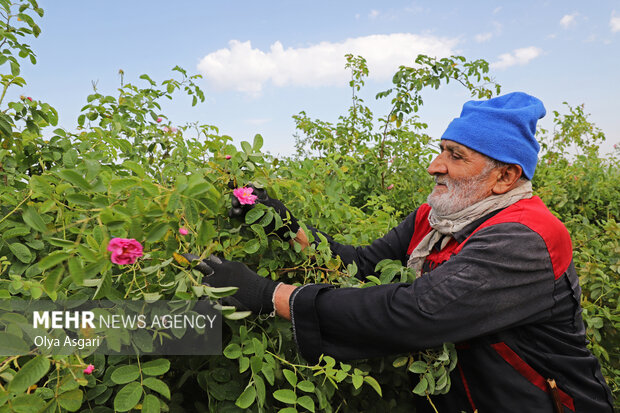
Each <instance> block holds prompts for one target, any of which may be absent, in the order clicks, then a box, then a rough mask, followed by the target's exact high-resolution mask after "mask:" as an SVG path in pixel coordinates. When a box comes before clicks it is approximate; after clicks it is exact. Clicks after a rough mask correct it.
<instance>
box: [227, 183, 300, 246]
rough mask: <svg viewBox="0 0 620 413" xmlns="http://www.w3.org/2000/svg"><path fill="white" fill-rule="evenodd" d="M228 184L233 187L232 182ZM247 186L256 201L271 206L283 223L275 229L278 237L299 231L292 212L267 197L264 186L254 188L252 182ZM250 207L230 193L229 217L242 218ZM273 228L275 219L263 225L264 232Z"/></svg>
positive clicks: (287, 236) (268, 231)
mask: <svg viewBox="0 0 620 413" xmlns="http://www.w3.org/2000/svg"><path fill="white" fill-rule="evenodd" d="M231 182H232V181H231ZM230 186H232V187H234V183H233V184H232V185H231V184H229V187H230ZM247 188H252V194H253V195H256V196H257V201H258V202H260V203H261V204H263V205H266V206H268V207H271V208H273V209H274V210H275V212H276V213H277V214H278V215H279V216H280V218H281V219H282V222H283V223H284V225H283V226H282V227H280V228H278V229H277V230H276V231H275V233H276V234H277V235H278V236H279V237H280V238H282V239H290V238H291V237H290V233H291V232H293V233H295V234H297V232H298V231H299V223H298V222H297V219H296V218H295V217H294V216H293V214H291V211H289V210H288V208H286V206H284V204H283V203H282V201H280V200H278V199H275V198H271V197H269V195H267V191H266V190H265V189H264V188H256V187H254V185H252V184H249V185H248V186H247ZM231 189H233V188H231ZM252 208H254V205H242V204H241V203H240V202H239V200H238V199H237V197H235V196H234V195H231V208H230V210H229V211H228V215H229V216H230V217H231V218H241V219H243V218H244V217H245V214H247V212H248V211H249V210H250V209H252ZM274 228H275V221H272V222H271V223H270V224H269V225H267V226H266V227H265V233H267V234H269V233H270V232H272V231H273V230H274Z"/></svg>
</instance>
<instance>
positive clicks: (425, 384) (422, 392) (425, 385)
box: [413, 377, 428, 396]
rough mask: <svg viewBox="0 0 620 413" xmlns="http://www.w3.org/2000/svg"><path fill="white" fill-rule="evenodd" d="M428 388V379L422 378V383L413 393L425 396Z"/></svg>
mask: <svg viewBox="0 0 620 413" xmlns="http://www.w3.org/2000/svg"><path fill="white" fill-rule="evenodd" d="M427 388H428V382H427V381H426V378H424V377H423V378H422V380H420V382H419V383H418V384H417V385H416V386H415V388H414V389H413V392H414V393H415V394H417V395H419V396H424V395H425V394H426V389H427Z"/></svg>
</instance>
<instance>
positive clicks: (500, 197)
mask: <svg viewBox="0 0 620 413" xmlns="http://www.w3.org/2000/svg"><path fill="white" fill-rule="evenodd" d="M544 115H545V109H544V106H543V104H542V103H541V102H540V101H539V100H538V99H536V98H535V97H532V96H529V95H527V94H524V93H511V94H507V95H503V96H500V97H497V98H494V99H490V100H487V101H470V102H467V103H465V105H464V106H463V110H462V113H461V116H460V117H459V118H456V119H454V120H453V121H452V122H451V123H450V125H449V126H448V128H447V130H446V132H445V133H444V135H443V136H442V140H441V144H440V147H441V153H440V154H439V155H438V156H437V158H435V159H434V160H433V162H432V163H431V164H430V166H429V167H428V172H429V173H430V174H431V175H433V176H434V177H435V183H436V186H435V188H434V189H433V191H432V193H431V194H430V195H429V197H428V203H427V204H424V205H421V206H420V207H419V208H418V209H417V210H416V211H415V212H413V213H412V214H410V215H409V216H408V217H407V218H405V220H404V221H403V222H402V223H401V224H399V225H398V226H397V227H396V228H394V229H392V230H391V231H390V232H389V233H388V234H386V235H385V236H384V237H383V238H381V239H378V240H376V241H374V242H373V243H372V244H371V245H369V246H366V247H352V246H346V245H341V244H338V243H336V242H335V241H333V240H332V239H331V238H329V241H330V246H331V249H332V252H333V253H334V254H338V255H340V257H341V258H342V260H343V261H344V262H345V263H351V262H355V263H356V264H357V266H358V268H359V270H360V276H361V277H363V276H366V275H370V274H373V272H374V268H375V265H376V264H377V263H378V262H379V261H381V260H382V259H385V258H390V259H397V260H400V261H401V262H402V263H403V264H406V265H407V266H409V267H412V268H414V269H415V270H416V271H417V273H418V274H419V275H420V276H419V277H418V278H417V279H416V280H415V282H413V283H412V284H403V283H398V284H390V285H381V286H376V287H371V288H364V289H357V288H334V287H333V286H331V285H327V284H309V285H304V286H301V287H296V286H292V285H286V284H283V283H275V282H273V281H272V280H269V279H266V278H262V277H259V276H258V275H256V274H255V273H254V272H253V271H251V270H250V269H248V268H247V267H246V266H245V265H243V264H241V263H236V262H229V261H225V260H222V261H220V260H218V259H217V258H215V257H212V258H211V259H210V260H206V261H205V264H206V265H207V266H208V267H210V268H207V267H206V266H205V265H203V264H201V265H199V266H198V267H199V268H200V267H201V268H207V270H208V274H212V275H210V276H209V277H208V278H207V280H206V282H208V283H210V284H211V285H214V286H224V285H234V286H237V287H239V290H238V291H237V293H236V294H235V296H234V298H235V299H236V300H238V302H239V303H240V304H242V305H244V306H245V307H246V308H249V309H251V310H252V311H254V312H257V313H271V312H273V311H275V312H276V313H277V314H278V315H279V316H281V317H284V318H286V319H289V320H291V321H292V326H293V330H294V334H295V339H296V342H297V345H298V347H299V351H300V352H301V354H302V355H303V356H304V357H305V358H306V359H307V360H309V361H310V362H315V361H316V360H317V359H318V357H319V356H320V355H321V354H326V355H330V356H333V357H335V358H337V359H340V360H350V359H362V358H369V357H375V356H384V355H389V354H398V353H406V352H413V351H417V350H421V349H426V348H432V347H437V346H440V345H441V344H442V343H444V342H453V343H455V344H456V348H457V351H458V367H457V368H456V369H455V370H454V371H453V372H452V374H451V377H450V378H451V383H452V387H451V390H450V391H449V393H448V394H446V395H442V396H436V397H433V401H434V404H435V406H436V407H437V409H438V411H440V412H445V413H453V412H457V413H458V412H462V411H465V412H474V411H478V412H480V413H487V412H488V413H497V412H502V413H505V412H518V413H523V412H528V413H532V412H545V413H552V412H556V413H557V412H583V413H594V412H597V413H602V412H611V411H613V408H612V402H611V395H610V391H609V388H608V387H607V384H606V383H605V380H604V378H603V376H602V375H601V372H600V366H599V364H598V361H597V360H596V358H595V357H594V356H593V355H592V354H591V353H590V352H589V351H588V349H587V348H586V338H585V329H584V324H583V321H582V318H581V307H580V295H581V290H580V287H579V280H578V277H577V274H576V272H575V267H574V265H573V261H572V246H571V240H570V236H569V234H568V231H567V230H566V228H565V227H564V225H563V224H562V223H561V222H560V221H559V220H558V219H557V218H556V217H555V216H553V215H552V214H551V212H549V210H548V209H547V208H546V206H545V205H544V204H543V203H542V201H541V200H540V198H538V197H535V196H532V186H531V182H530V180H531V178H532V176H533V174H534V170H535V168H536V163H537V154H538V151H539V145H538V143H537V142H536V140H535V138H534V134H535V131H536V122H537V121H538V119H540V118H541V117H543V116H544ZM262 201H263V202H264V203H265V204H267V205H270V206H273V207H274V208H275V209H276V210H277V211H278V212H279V213H280V214H281V215H282V216H283V217H287V216H288V217H290V213H289V212H288V210H287V209H286V208H285V207H284V205H282V203H281V202H279V201H277V200H274V199H271V198H268V197H267V196H266V195H265V194H262ZM233 206H237V207H238V205H233ZM289 229H290V230H292V231H293V232H297V237H296V241H297V242H300V243H301V244H302V246H306V245H307V237H306V234H305V233H304V232H303V230H302V229H299V226H298V225H297V223H296V221H295V219H294V218H293V219H291V221H290V224H289ZM287 231H288V229H287ZM285 232H286V231H285ZM211 269H212V270H213V271H211ZM554 383H555V384H554ZM417 404H418V408H417V411H418V412H430V411H432V409H431V407H430V405H429V404H428V403H427V402H426V400H424V399H422V398H419V400H418V403H417Z"/></svg>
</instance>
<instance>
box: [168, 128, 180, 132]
mask: <svg viewBox="0 0 620 413" xmlns="http://www.w3.org/2000/svg"><path fill="white" fill-rule="evenodd" d="M178 131H179V130H178V129H177V128H175V127H172V128H170V132H172V133H177V132H178Z"/></svg>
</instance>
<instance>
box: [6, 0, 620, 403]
mask: <svg viewBox="0 0 620 413" xmlns="http://www.w3.org/2000/svg"><path fill="white" fill-rule="evenodd" d="M0 11H1V12H2V16H1V17H2V22H0V24H1V26H0V30H2V32H3V36H4V38H3V40H2V41H0V53H1V54H0V67H2V70H3V71H4V72H6V71H7V68H8V71H9V72H10V74H6V75H2V84H3V94H2V98H0V139H1V147H0V180H1V181H2V183H3V184H4V185H2V186H0V201H1V204H0V233H1V234H2V235H1V237H0V257H1V258H0V298H10V297H19V298H25V299H53V300H60V299H65V298H68V297H72V298H78V297H85V298H90V299H104V298H106V299H114V298H126V299H146V300H157V299H171V298H179V299H191V298H196V297H205V296H206V297H209V298H216V297H218V296H220V295H221V294H218V292H216V291H213V290H211V289H210V288H208V287H205V286H203V285H202V284H201V283H200V281H201V280H200V274H199V273H197V272H195V271H190V270H188V269H187V268H186V267H184V266H183V265H180V264H179V263H177V262H176V261H175V260H174V259H173V254H174V253H183V252H192V253H195V254H198V255H201V256H203V257H204V256H207V255H209V254H211V253H217V254H219V255H222V256H224V257H226V258H227V259H233V260H235V259H236V260H243V261H244V262H245V263H247V264H248V265H249V266H251V267H252V268H253V269H255V270H256V271H257V272H258V273H259V274H260V275H262V276H265V277H271V278H272V279H279V280H282V281H285V282H290V283H307V282H329V283H333V284H338V285H342V286H353V287H364V286H368V285H374V284H381V283H389V282H393V281H411V280H412V279H413V274H411V273H410V270H407V269H404V268H402V267H401V266H400V264H399V263H395V262H390V261H385V262H382V263H381V266H380V268H379V269H378V271H379V272H380V275H379V276H378V277H375V278H373V279H371V280H369V281H368V282H367V283H366V284H362V283H361V282H359V281H358V280H357V279H355V278H354V277H352V275H354V274H355V272H356V268H355V266H353V265H349V266H348V267H345V266H344V265H343V264H342V263H341V262H340V260H339V258H337V257H336V258H334V257H332V256H331V254H330V251H329V248H328V245H327V243H326V241H325V240H324V239H321V240H320V241H321V242H319V243H318V244H317V245H316V246H313V247H311V248H309V249H308V250H305V251H303V252H301V251H299V247H298V246H296V244H295V246H291V245H290V244H289V243H288V242H283V241H282V240H280V239H279V238H278V237H276V236H273V235H272V236H269V235H270V234H267V233H265V229H264V228H266V227H267V226H268V225H269V224H270V223H272V222H273V221H274V220H275V223H276V225H275V229H277V228H279V227H280V226H281V222H280V218H279V217H278V216H276V215H274V214H273V212H272V211H271V210H268V209H267V208H265V207H264V206H262V205H258V206H256V207H255V208H254V209H253V210H252V211H251V213H249V214H248V215H247V216H246V218H245V220H244V221H243V222H240V221H238V220H234V219H230V218H228V216H227V208H228V205H229V199H230V198H229V197H230V192H231V191H230V189H229V188H228V186H227V183H228V182H229V181H230V180H233V181H236V182H237V183H240V184H244V183H247V182H254V183H255V184H256V185H262V186H265V187H267V188H269V191H270V195H271V196H273V197H276V198H279V199H282V200H283V201H284V202H285V203H286V205H287V207H289V209H291V211H292V212H293V213H294V214H295V216H297V217H298V218H300V221H301V224H302V225H304V223H308V224H312V225H313V226H316V227H317V228H319V229H321V230H323V231H325V232H327V233H330V234H332V235H334V236H335V237H336V239H337V240H338V241H340V242H343V243H347V244H353V245H363V244H366V243H369V242H370V241H372V240H373V239H375V238H377V237H379V236H381V235H382V234H384V233H385V232H387V231H388V230H389V229H390V228H392V227H393V226H395V225H396V224H397V223H398V222H399V220H400V219H401V218H402V217H403V215H404V214H407V213H409V212H411V211H412V210H413V208H415V206H416V205H419V204H420V203H422V202H424V200H425V198H426V195H427V194H428V192H429V190H430V187H431V180H430V179H429V178H428V177H427V174H426V172H425V169H426V166H427V165H428V162H429V161H430V159H431V158H432V156H433V155H434V154H435V149H434V147H433V146H432V145H431V137H430V136H428V135H427V134H426V133H425V129H426V125H425V124H424V123H423V122H422V121H421V120H420V119H419V117H418V116H417V115H416V114H415V112H416V111H417V109H418V108H419V107H420V106H421V105H422V104H423V101H422V98H421V95H420V91H421V90H422V89H424V88H428V87H430V88H437V87H439V85H440V84H442V83H447V82H449V81H450V80H452V81H456V82H459V83H461V84H463V85H464V86H465V87H466V88H467V89H468V90H469V91H470V92H471V94H472V96H474V97H478V98H480V97H490V96H492V94H493V91H495V93H499V86H498V85H496V84H494V83H493V82H492V80H491V79H490V78H489V77H488V75H487V73H488V65H487V63H486V62H484V61H482V60H477V61H472V62H469V61H467V60H466V59H465V58H463V57H460V56H453V57H451V58H444V59H434V58H429V57H426V56H419V57H418V58H417V60H416V66H414V67H405V66H403V67H401V68H400V69H399V71H398V72H397V73H396V75H395V76H394V79H393V81H394V87H393V88H392V89H390V90H387V91H385V92H381V93H379V95H378V98H391V100H390V105H391V106H390V110H389V111H388V113H387V114H386V115H385V116H384V117H379V118H377V119H375V118H374V114H373V113H372V112H371V111H370V109H369V108H368V107H367V106H365V105H364V102H363V100H362V99H360V98H359V96H358V95H357V92H359V91H360V89H361V88H362V87H363V86H364V79H365V77H366V76H367V75H368V68H367V66H366V62H365V60H364V59H363V58H361V57H359V56H351V55H349V56H347V57H346V59H347V63H346V67H347V68H349V69H350V70H351V73H352V77H351V82H350V86H351V90H352V106H351V108H349V110H348V112H347V114H346V115H343V116H342V117H340V118H339V121H338V122H337V123H336V124H335V125H334V124H331V123H328V122H323V121H320V120H313V119H311V118H310V117H308V116H307V115H306V114H305V113H303V112H302V113H300V114H299V115H296V116H294V118H295V121H296V124H297V128H298V131H299V136H298V145H297V147H298V152H297V155H296V156H294V157H292V158H290V159H275V158H273V157H271V156H268V155H266V154H264V153H262V152H261V148H262V145H263V138H262V137H261V136H260V135H256V137H255V138H254V140H253V141H252V142H242V143H241V145H240V148H236V147H235V146H233V145H232V144H231V141H232V139H231V138H230V137H228V136H225V135H220V134H219V132H218V130H217V128H216V127H214V126H210V125H201V124H198V123H196V124H188V125H184V126H176V127H175V126H174V125H172V124H171V123H170V122H169V121H167V120H166V116H165V114H164V113H161V104H160V102H161V101H162V99H171V98H174V96H175V95H176V94H178V93H184V94H187V95H189V96H191V98H192V100H193V103H194V104H197V103H198V102H200V101H202V100H203V99H204V95H203V93H202V91H201V90H200V89H199V87H198V86H197V83H196V82H197V80H198V77H197V76H188V74H187V73H186V72H185V71H184V70H183V69H181V68H179V67H176V68H174V69H173V73H174V77H173V78H171V79H168V80H164V81H162V82H156V81H154V80H152V79H151V78H150V77H148V76H147V75H143V76H141V78H140V81H141V83H140V85H134V84H132V83H127V84H121V87H120V88H119V89H118V91H117V93H116V95H114V96H113V95H106V94H102V93H100V92H99V91H97V90H95V91H94V93H93V94H91V95H89V96H88V97H87V99H86V104H85V106H84V107H83V109H82V114H81V115H80V116H79V118H78V120H77V129H76V130H68V129H63V128H57V129H54V130H53V131H49V129H50V128H47V129H44V128H46V127H49V126H52V127H55V126H56V122H57V118H58V117H57V113H56V111H55V110H54V109H53V108H52V107H51V106H50V105H48V104H46V103H45V102H40V101H38V100H36V99H32V98H27V97H23V98H21V99H20V100H19V101H17V102H8V103H4V102H3V99H4V96H5V92H6V90H7V89H8V88H9V87H19V86H20V85H24V84H25V80H24V79H22V78H18V75H19V65H20V60H19V59H20V58H22V59H23V58H29V59H30V61H31V62H32V63H35V62H36V60H35V58H34V54H33V53H32V51H31V50H30V48H29V47H28V46H27V45H26V44H25V43H23V39H22V38H24V37H26V36H28V35H35V36H36V35H38V33H39V31H40V30H39V29H38V26H37V25H36V24H35V23H34V20H33V18H32V16H34V15H39V16H42V14H43V12H42V10H41V9H40V8H38V6H37V5H36V3H35V2H34V1H33V0H29V1H22V2H20V3H18V4H13V3H11V2H9V1H7V0H0ZM24 16H28V17H24ZM17 17H19V18H20V19H21V21H20V22H16V20H17ZM16 25H17V26H16ZM31 99H32V100H31ZM568 110H569V113H568V114H567V115H562V114H560V113H555V119H556V128H555V130H554V131H553V132H552V133H549V132H548V131H541V134H540V138H541V139H542V140H543V141H544V149H545V152H544V155H543V156H542V157H541V163H540V164H539V167H538V171H537V174H536V179H535V181H534V184H535V187H536V191H537V192H538V193H539V194H540V195H541V196H542V197H543V199H544V200H545V202H546V203H547V204H548V205H549V206H550V207H551V209H552V210H553V211H554V212H555V213H556V214H558V216H560V217H561V218H562V220H563V221H564V222H565V223H566V224H567V226H568V228H569V230H570V231H571V235H572V237H573V242H574V243H575V262H576V265H577V268H578V271H579V273H580V274H581V277H582V285H583V290H584V295H583V307H584V317H585V320H586V323H587V326H588V338H589V339H590V340H591V348H592V350H593V351H594V353H595V354H597V356H598V357H599V358H600V359H601V361H602V364H603V367H604V372H605V375H606V377H607V379H608V381H609V383H610V385H611V386H612V388H613V390H614V392H616V394H618V393H619V392H620V379H619V377H620V366H619V365H618V360H619V359H620V357H619V354H618V353H617V352H618V349H617V344H616V343H617V342H618V336H617V331H618V322H619V320H618V311H617V310H618V298H617V297H618V296H620V294H618V289H619V288H620V287H619V281H618V280H619V277H618V274H619V272H620V263H619V257H620V246H619V244H618V235H617V234H618V233H619V232H620V231H618V223H617V221H618V212H619V211H618V208H619V207H618V199H619V196H618V191H619V190H620V177H619V172H618V156H617V155H618V153H617V152H616V153H615V154H613V155H612V156H610V157H607V158H604V157H601V156H600V155H599V154H598V152H597V148H598V144H599V143H600V141H601V140H602V139H603V138H604V137H603V135H602V133H601V132H600V131H598V130H597V129H596V128H595V127H594V126H593V125H592V124H591V123H590V122H589V121H588V119H587V116H586V115H585V114H584V112H583V108H582V107H581V106H578V107H570V106H569V107H568ZM570 145H576V147H577V149H578V151H579V152H578V153H577V155H575V156H569V155H568V154H567V153H566V150H567V148H568V147H569V146H570ZM181 227H183V228H186V229H187V230H188V231H189V233H188V234H187V235H181V234H180V233H179V228H181ZM272 227H273V226H272ZM114 237H120V238H135V239H137V240H139V241H140V242H141V243H142V244H143V246H144V252H145V255H144V256H143V257H141V258H140V259H138V260H137V261H136V262H135V263H134V264H131V265H125V266H118V265H114V264H112V263H111V261H110V257H109V253H108V252H107V251H106V247H107V244H108V242H109V240H110V239H111V238H114ZM228 293H230V291H229V292H228ZM223 314H224V315H225V316H226V317H227V319H226V323H225V327H224V334H223V337H224V343H223V344H224V345H223V347H224V354H223V356H204V357H167V358H158V357H141V358H137V357H127V356H102V355H95V356H89V357H88V358H86V359H81V358H80V357H77V356H55V357H44V356H20V357H18V356H14V357H3V358H2V359H0V385H1V387H0V411H19V412H30V411H49V412H52V411H80V410H84V411H90V410H92V411H97V412H106V411H129V410H132V409H138V410H143V411H145V412H158V411H162V410H163V411H185V410H188V411H212V412H229V411H242V410H244V409H249V410H251V411H263V412H266V411H269V412H270V411H276V410H277V409H281V410H280V411H282V412H294V411H306V410H307V411H312V412H314V411H326V412H331V411H343V412H348V411H349V412H357V411H371V412H372V411H386V410H388V409H390V410H393V411H395V412H397V411H413V407H412V401H411V393H409V392H403V391H402V389H405V388H409V389H411V390H412V391H413V392H414V393H416V394H420V395H426V396H427V397H429V400H432V397H431V396H432V395H433V394H439V393H443V392H446V391H448V389H449V386H450V383H449V372H450V371H451V370H452V369H453V368H454V363H455V361H456V356H455V352H454V348H453V346H452V345H450V344H446V345H444V346H443V348H439V349H432V350H428V351H425V352H420V353H418V354H413V355H395V356H393V357H388V358H386V359H373V360H363V361H359V362H354V363H340V362H337V361H335V360H334V359H332V358H330V357H323V358H322V360H321V361H320V363H319V364H317V365H308V364H307V363H305V361H304V360H302V359H301V358H300V357H299V355H298V354H297V351H296V347H295V344H294V342H293V339H292V336H291V331H290V324H289V323H288V322H285V321H283V320H263V319H261V318H255V317H248V314H247V313H243V312H236V311H235V309H234V308H231V307H228V308H224V309H223ZM0 325H2V329H4V328H5V326H6V325H8V320H0ZM0 333H2V332H0ZM88 364H93V365H94V366H95V371H94V372H93V373H92V374H86V373H84V372H83V370H84V368H85V367H86V366H87V365H88ZM411 375H413V376H414V377H416V378H417V381H416V382H413V383H412V382H411V378H410V377H411Z"/></svg>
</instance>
